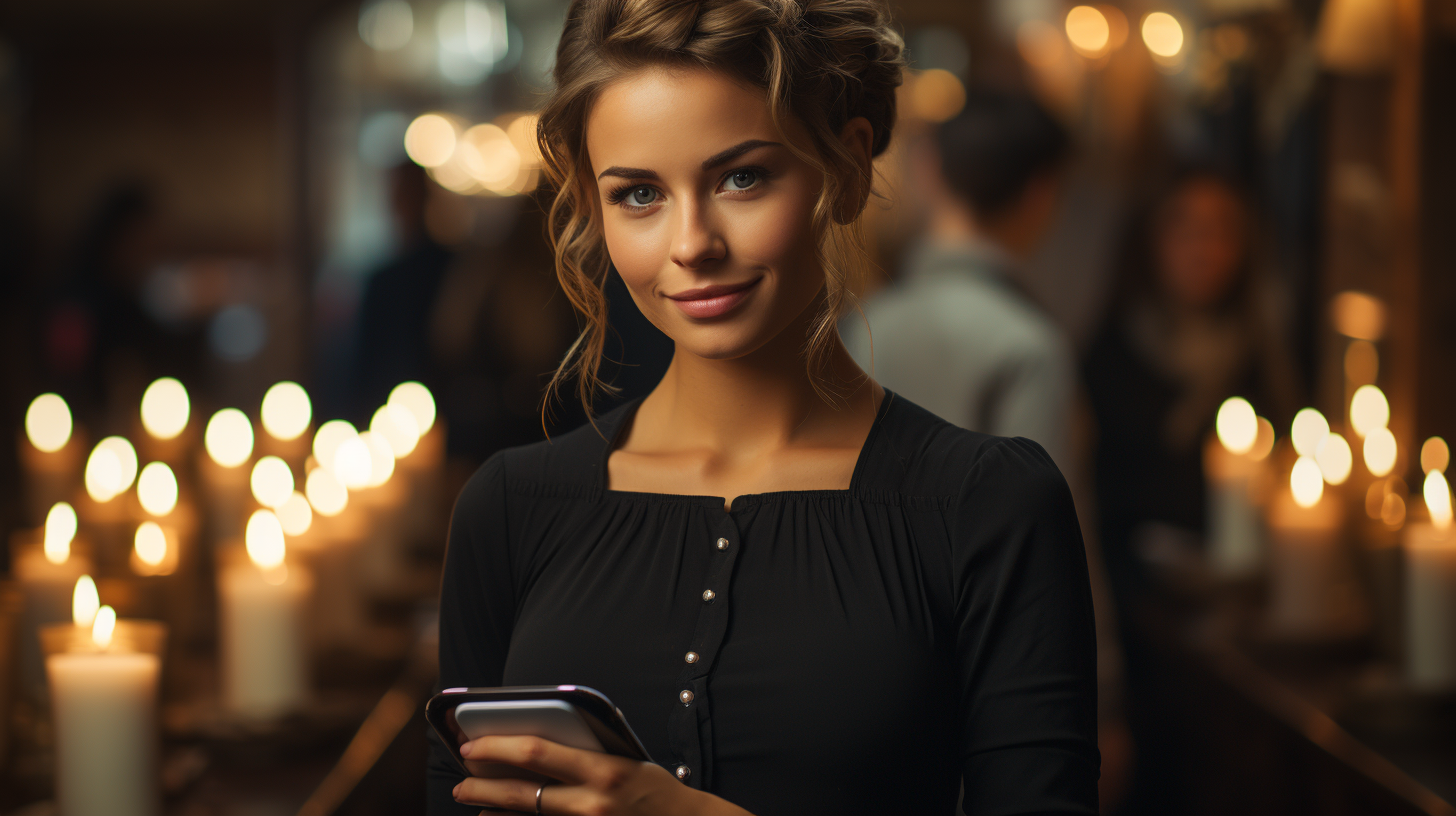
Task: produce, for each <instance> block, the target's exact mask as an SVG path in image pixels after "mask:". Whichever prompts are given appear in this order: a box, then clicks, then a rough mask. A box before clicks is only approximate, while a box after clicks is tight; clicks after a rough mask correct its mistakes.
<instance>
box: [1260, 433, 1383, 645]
mask: <svg viewBox="0 0 1456 816" xmlns="http://www.w3.org/2000/svg"><path fill="white" fill-rule="evenodd" d="M1326 433H1328V431H1326ZM1305 441H1306V442H1309V441H1310V440H1309V439H1306V440H1305ZM1313 447H1318V443H1317V442H1316V443H1314V445H1313ZM1324 485H1325V479H1324V475H1323V474H1322V473H1321V472H1320V466H1319V464H1318V463H1317V462H1316V461H1315V459H1314V457H1313V456H1300V457H1299V459H1298V460H1297V461H1296V462H1295V463H1294V468H1293V470H1292V471H1291V472H1290V479H1289V490H1287V491H1282V490H1281V491H1280V492H1279V493H1278V495H1276V496H1275V498H1274V500H1273V501H1272V502H1271V503H1270V513H1269V541H1270V608H1269V626H1270V629H1271V630H1272V631H1273V632H1275V633H1276V634H1278V635H1282V636H1289V637H1296V638H1312V639H1328V638H1339V637H1343V636H1347V635H1353V634H1357V633H1358V632H1359V631H1360V630H1361V628H1362V627H1363V626H1364V625H1365V623H1366V614H1365V609H1364V607H1363V605H1362V601H1361V597H1360V594H1359V591H1358V586H1357V585H1356V582H1355V574H1354V570H1353V566H1352V564H1351V563H1350V561H1349V558H1348V554H1347V553H1346V552H1345V551H1344V549H1343V548H1342V542H1341V537H1340V536H1341V530H1342V529H1343V521H1344V513H1343V510H1342V507H1341V505H1340V503H1339V502H1338V501H1337V500H1336V498H1335V497H1333V496H1325V495H1324V493H1325V489H1324Z"/></svg>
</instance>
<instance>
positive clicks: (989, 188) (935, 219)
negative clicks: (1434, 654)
mask: <svg viewBox="0 0 1456 816" xmlns="http://www.w3.org/2000/svg"><path fill="white" fill-rule="evenodd" d="M1067 146H1068V139H1067V135H1066V132H1065V131H1064V130H1063V128H1062V127H1061V126H1060V125H1059V124H1058V123H1057V122H1056V121H1055V120H1054V119H1052V117H1051V116H1050V115H1049V114H1048V113H1047V112H1046V111H1045V110H1044V109H1043V108H1042V107H1041V106H1040V105H1038V104H1037V103H1036V102H1035V101H1034V100H1033V99H1031V98H1030V97H1028V96H1024V95H1019V94H1010V93H1003V92H997V91H990V90H971V91H970V92H969V93H968V94H967V97H966V105H965V107H964V108H963V109H962V110H961V112H960V114H958V115H957V116H956V117H955V118H953V119H951V120H950V121H948V122H946V123H944V124H942V125H940V126H939V127H937V128H936V129H935V131H934V132H933V133H932V134H928V135H926V136H925V137H922V138H921V139H920V140H919V142H918V143H917V144H915V145H913V146H912V148H911V149H910V151H909V166H908V167H907V171H906V172H907V182H908V183H907V184H906V185H905V190H906V191H907V193H909V194H907V195H904V196H903V197H902V198H903V199H904V200H903V202H902V203H904V204H906V205H909V206H912V207H917V208H919V209H920V212H919V213H918V214H919V215H920V217H921V218H922V219H923V221H924V229H923V233H922V237H921V238H920V240H919V241H918V242H917V243H916V244H915V245H914V246H913V248H912V249H911V251H910V252H909V254H908V257H907V259H906V263H905V268H904V272H903V275H902V276H901V280H899V281H898V282H897V283H895V284H894V285H891V286H890V287H888V288H887V289H885V290H882V291H881V292H880V293H879V294H878V295H877V296H876V297H874V298H872V299H871V300H870V301H869V302H868V303H867V304H866V305H865V316H866V317H867V318H868V322H869V327H870V331H868V332H867V331H866V330H865V321H864V320H862V319H860V317H859V315H857V314H853V313H851V314H850V315H849V316H848V317H847V318H846V319H845V321H844V327H843V328H844V332H843V334H844V340H845V344H846V345H847V346H848V347H849V351H850V353H851V354H853V355H854V357H855V359H856V360H857V361H858V362H859V363H860V365H861V366H862V367H863V368H864V369H865V370H866V371H872V373H873V375H874V377H875V379H877V380H878V381H879V382H880V383H881V384H883V385H884V386H885V387H887V388H889V389H891V390H892V391H895V392H897V393H899V394H901V395H903V396H905V397H906V398H907V399H909V400H911V401H912V402H915V403H918V404H919V405H921V406H922V407H924V408H926V409H928V410H930V411H932V412H934V413H935V414H937V415H939V416H941V417H942V418H944V419H946V420H948V421H950V422H953V423H955V424H957V425H960V426H961V427H964V428H969V429H971V430H976V431H984V432H987V433H992V434H998V435H1001V436H1025V437H1028V438H1030V439H1033V440H1035V441H1037V442H1039V443H1040V444H1041V445H1042V447H1044V448H1046V450H1047V453H1049V454H1050V455H1051V457H1052V459H1053V460H1055V461H1056V463H1057V465H1058V467H1060V468H1061V469H1062V472H1063V473H1065V474H1067V475H1068V476H1069V477H1070V476H1071V475H1072V472H1073V470H1074V468H1073V467H1072V465H1073V463H1072V462H1071V461H1070V457H1071V447H1072V442H1071V438H1070V437H1071V406H1072V399H1073V394H1074V390H1075V380H1074V378H1075V376H1076V369H1075V366H1074V362H1073V357H1072V350H1071V348H1070V347H1069V345H1068V342H1067V340H1066V339H1065V338H1064V336H1063V334H1062V332H1061V330H1060V329H1058V328H1057V327H1056V326H1055V325H1054V324H1053V323H1052V322H1051V321H1050V320H1049V319H1048V318H1047V317H1046V316H1045V315H1044V314H1043V313H1042V311H1041V309H1040V308H1038V307H1037V306H1036V304H1034V303H1032V301H1031V300H1030V299H1029V298H1027V297H1026V296H1025V294H1023V292H1022V291H1021V290H1020V288H1019V287H1018V286H1017V284H1016V275H1015V269H1016V267H1017V266H1018V265H1019V264H1021V263H1022V262H1023V261H1024V260H1025V259H1026V258H1027V257H1028V256H1029V255H1030V254H1031V253H1032V251H1033V250H1034V249H1035V248H1036V246H1037V244H1038V242H1039V241H1040V240H1041V238H1042V235H1043V234H1044V233H1045V232H1046V230H1047V228H1048V226H1049V225H1050V224H1051V222H1052V219H1053V217H1054V215H1055V213H1056V207H1057V200H1058V198H1059V193H1060V186H1061V170H1062V164H1063V160H1064V157H1065V155H1066V153H1067ZM872 337H873V355H871V338H872ZM872 365H873V368H871V366H872Z"/></svg>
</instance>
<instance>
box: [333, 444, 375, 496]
mask: <svg viewBox="0 0 1456 816" xmlns="http://www.w3.org/2000/svg"><path fill="white" fill-rule="evenodd" d="M333 472H334V476H335V477H337V478H338V480H339V481H341V482H343V483H344V486H345V487H347V488H349V489H350V490H358V489H360V488H364V487H368V486H369V480H370V478H371V477H372V476H373V475H374V461H373V455H372V454H371V453H370V452H369V445H368V443H366V442H365V441H364V440H363V439H360V438H359V437H357V436H355V437H350V438H349V439H345V440H344V441H343V442H342V443H341V444H340V445H339V448H338V450H336V451H334V459H333Z"/></svg>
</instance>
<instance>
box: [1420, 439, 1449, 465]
mask: <svg viewBox="0 0 1456 816" xmlns="http://www.w3.org/2000/svg"><path fill="white" fill-rule="evenodd" d="M1450 465H1451V448H1450V447H1448V446H1447V445H1446V440H1444V439H1442V438H1441V437H1439V436H1433V437H1431V438H1430V439H1427V440H1426V441H1425V444H1423V445H1421V472H1422V473H1430V472H1431V471H1433V470H1439V471H1441V472H1442V473H1445V472H1446V468H1447V467H1449V466H1450Z"/></svg>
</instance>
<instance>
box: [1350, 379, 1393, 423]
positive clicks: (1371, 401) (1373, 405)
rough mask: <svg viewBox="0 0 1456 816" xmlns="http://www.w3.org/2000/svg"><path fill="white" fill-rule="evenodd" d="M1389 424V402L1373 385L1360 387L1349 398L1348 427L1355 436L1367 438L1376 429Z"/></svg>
mask: <svg viewBox="0 0 1456 816" xmlns="http://www.w3.org/2000/svg"><path fill="white" fill-rule="evenodd" d="M1388 424H1390V402H1389V401H1387V400H1386V399H1385V393H1384V392H1383V391H1381V390H1380V389H1379V388H1377V387H1376V386H1373V385H1362V386H1360V387H1359V388H1357V389H1355V393H1354V394H1353V395H1351V397H1350V427H1351V428H1353V429H1354V431H1355V435H1356V436H1368V435H1369V434H1370V432H1371V431H1373V430H1375V429H1376V428H1384V427H1385V426H1386V425H1388Z"/></svg>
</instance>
